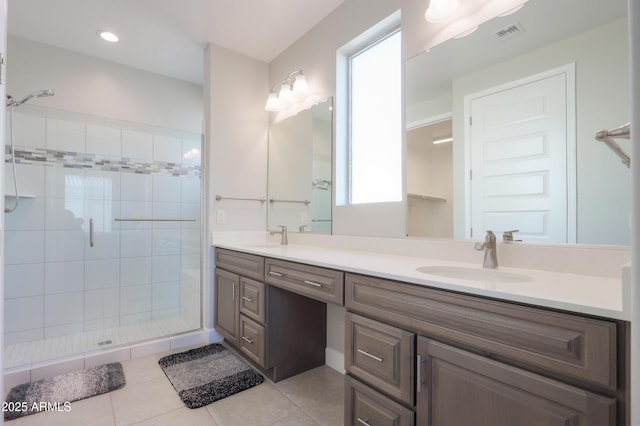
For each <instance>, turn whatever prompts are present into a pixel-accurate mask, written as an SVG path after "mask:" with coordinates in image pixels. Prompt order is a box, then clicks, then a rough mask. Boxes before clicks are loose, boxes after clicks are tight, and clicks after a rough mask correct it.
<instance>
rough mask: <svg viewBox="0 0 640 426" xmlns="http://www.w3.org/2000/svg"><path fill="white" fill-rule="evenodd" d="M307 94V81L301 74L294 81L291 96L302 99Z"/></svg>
mask: <svg viewBox="0 0 640 426" xmlns="http://www.w3.org/2000/svg"><path fill="white" fill-rule="evenodd" d="M308 92H309V86H308V85H307V79H306V78H305V76H304V75H303V74H300V75H298V76H296V80H295V81H294V83H293V96H295V97H296V98H297V99H300V98H303V97H305V96H306V95H307V93H308Z"/></svg>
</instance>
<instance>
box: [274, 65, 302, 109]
mask: <svg viewBox="0 0 640 426" xmlns="http://www.w3.org/2000/svg"><path fill="white" fill-rule="evenodd" d="M308 92H309V86H308V85H307V79H306V78H305V76H304V73H303V71H302V70H296V71H294V72H292V73H291V74H289V75H288V76H287V77H286V78H285V79H283V80H282V81H280V82H278V83H276V84H274V85H273V87H272V88H271V93H269V98H268V99H267V104H266V105H265V107H264V109H266V110H267V111H273V112H278V111H282V110H284V109H286V108H288V107H289V106H291V104H293V103H295V102H296V101H299V100H300V99H304V97H305V96H306V95H307V94H308Z"/></svg>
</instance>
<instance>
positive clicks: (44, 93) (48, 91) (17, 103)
mask: <svg viewBox="0 0 640 426" xmlns="http://www.w3.org/2000/svg"><path fill="white" fill-rule="evenodd" d="M54 94H55V93H54V92H53V90H52V89H45V90H40V91H38V92H33V93H32V94H30V95H29V96H27V97H26V98H24V99H23V100H21V101H15V100H14V99H13V98H12V97H11V96H8V95H7V107H19V106H20V105H22V104H23V103H25V102H29V100H31V99H32V98H43V97H47V96H53V95H54Z"/></svg>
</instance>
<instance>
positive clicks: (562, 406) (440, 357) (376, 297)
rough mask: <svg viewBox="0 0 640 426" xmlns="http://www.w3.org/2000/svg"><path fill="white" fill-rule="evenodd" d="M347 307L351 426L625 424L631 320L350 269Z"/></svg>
mask: <svg viewBox="0 0 640 426" xmlns="http://www.w3.org/2000/svg"><path fill="white" fill-rule="evenodd" d="M345 305H346V307H347V309H348V312H347V315H346V332H345V340H346V348H345V351H346V354H345V363H346V369H347V372H348V374H349V375H350V376H351V378H350V379H349V380H348V381H347V382H346V397H345V402H346V406H345V423H346V424H348V425H362V424H365V423H363V421H365V422H366V424H370V425H374V424H402V423H400V422H401V420H400V419H401V418H402V419H405V420H402V421H403V422H406V421H409V423H405V424H413V423H411V422H410V419H413V420H411V421H415V424H417V425H428V426H457V425H462V426H465V425H474V426H475V425H487V426H512V425H517V426H529V425H531V426H539V425H568V424H569V425H585V426H587V425H593V426H595V425H597V426H607V425H625V424H627V422H628V420H627V419H628V412H627V408H626V406H627V403H628V401H627V399H628V389H627V386H628V383H627V381H626V379H625V378H626V377H628V376H627V362H626V360H627V359H628V347H627V342H628V340H627V334H628V333H627V327H628V323H624V322H620V321H608V320H604V319H596V318H590V317H586V316H581V315H576V314H569V313H563V312H556V311H552V310H547V309H541V308H536V307H531V306H523V305H518V304H515V303H508V302H503V301H498V300H490V299H485V298H481V297H477V296H471V295H465V294H458V293H454V292H449V291H443V290H438V289H433V288H428V287H424V286H418V285H411V284H407V283H402V282H395V281H390V280H386V279H379V278H373V277H369V276H363V275H357V274H346V276H345ZM407 383H408V384H409V386H406V384H407ZM371 395H375V398H374V397H373V396H371ZM367 401H369V402H371V401H375V402H376V404H378V406H379V407H380V410H378V411H375V410H373V411H372V410H371V409H370V408H367V407H368V405H367V404H368V403H367ZM398 405H400V406H401V407H403V408H404V409H406V410H409V411H410V413H411V415H413V416H415V417H414V418H412V417H411V415H409V414H407V412H406V411H404V412H402V411H401V410H400V411H399V410H398ZM354 410H359V411H358V413H356V411H354ZM401 412H402V413H403V414H400V413H401ZM385 413H386V414H385ZM392 413H396V414H397V415H398V416H399V417H397V418H395V417H394V416H395V414H392ZM391 417H394V418H395V420H393V422H391V423H389V420H388V419H390V418H391ZM374 418H376V419H377V420H376V421H372V419H374ZM408 419H409V420H408Z"/></svg>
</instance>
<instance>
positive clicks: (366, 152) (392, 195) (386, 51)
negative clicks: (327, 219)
mask: <svg viewBox="0 0 640 426" xmlns="http://www.w3.org/2000/svg"><path fill="white" fill-rule="evenodd" d="M401 70H402V53H401V33H400V30H396V31H395V32H393V33H391V34H390V35H387V36H385V37H383V38H381V39H379V40H377V41H376V42H375V43H373V44H372V45H370V46H368V47H366V48H365V49H363V50H360V51H358V52H357V53H355V54H353V55H351V56H350V57H349V154H350V156H349V174H350V191H349V198H350V203H351V204H362V203H379V202H390V201H401V200H402V96H401V90H402V75H401Z"/></svg>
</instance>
